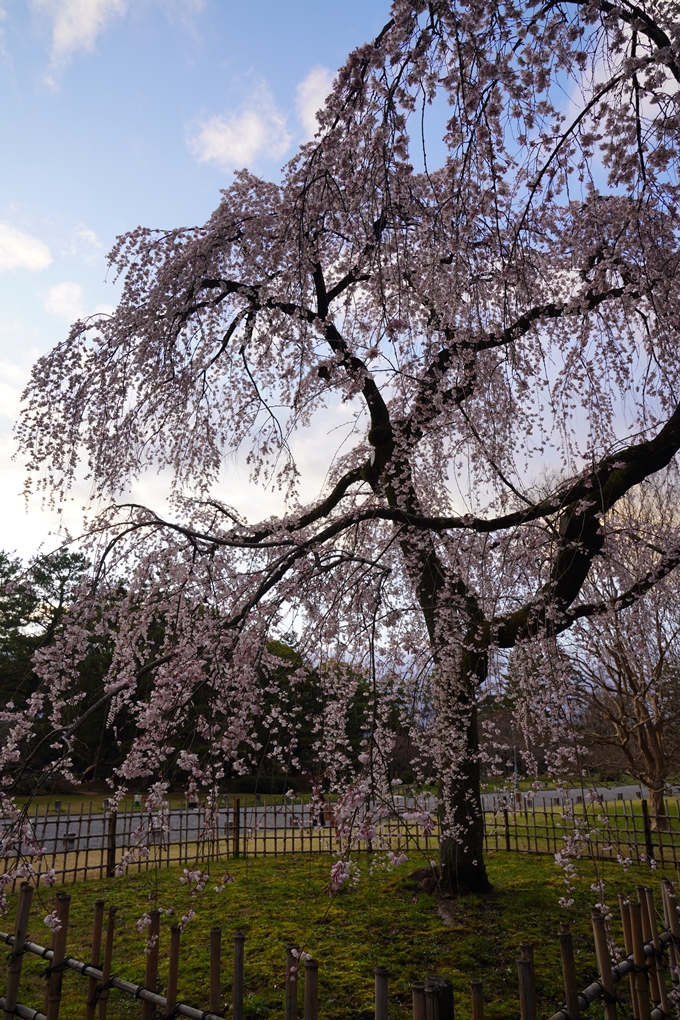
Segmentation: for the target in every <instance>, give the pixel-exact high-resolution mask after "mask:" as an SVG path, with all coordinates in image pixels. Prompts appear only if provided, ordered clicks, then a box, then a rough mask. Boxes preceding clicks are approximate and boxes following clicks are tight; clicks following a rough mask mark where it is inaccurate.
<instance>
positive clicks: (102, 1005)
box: [99, 907, 118, 1020]
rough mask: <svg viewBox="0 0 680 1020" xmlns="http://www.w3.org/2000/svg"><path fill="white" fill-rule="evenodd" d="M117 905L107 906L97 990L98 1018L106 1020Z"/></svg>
mask: <svg viewBox="0 0 680 1020" xmlns="http://www.w3.org/2000/svg"><path fill="white" fill-rule="evenodd" d="M117 912H118V909H117V907H109V916H108V917H107V919H106V942H105V944H104V963H103V964H102V986H101V989H100V991H99V1020H106V1010H107V1009H108V1005H109V982H110V980H111V959H112V957H113V933H114V930H115V927H116V914H117Z"/></svg>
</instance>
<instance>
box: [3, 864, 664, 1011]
mask: <svg viewBox="0 0 680 1020" xmlns="http://www.w3.org/2000/svg"><path fill="white" fill-rule="evenodd" d="M330 863H331V858H330V857H323V856H321V855H314V856H304V857H303V856H293V855H290V856H288V857H285V858H282V857H279V858H275V859H261V858H260V859H258V860H237V861H231V862H229V871H230V873H231V874H232V875H233V878H234V881H233V883H232V884H230V885H228V886H227V887H226V888H225V890H224V891H223V892H221V893H216V892H214V891H213V885H214V884H215V882H216V879H217V877H218V875H219V873H220V872H221V871H222V870H223V869H222V867H216V866H215V865H213V867H212V872H213V879H212V882H210V883H208V885H207V886H206V889H205V890H204V892H203V893H202V894H200V895H199V896H198V897H197V898H196V902H195V907H196V919H195V920H194V921H193V922H192V923H191V924H190V925H189V927H188V929H187V931H186V932H185V934H184V935H183V936H182V949H181V959H180V980H179V998H180V999H181V1000H182V1001H184V1002H188V1003H190V1004H191V1005H194V1006H196V1007H198V1008H201V1009H205V1008H207V999H208V990H207V989H208V944H209V931H210V928H211V927H212V926H213V925H220V926H221V927H222V930H223V961H224V981H223V987H224V995H225V1001H226V1002H227V1003H229V996H230V980H231V973H230V968H231V948H232V937H233V934H234V932H236V931H238V930H239V929H241V930H243V931H244V932H245V934H246V943H245V993H246V999H245V1015H246V1018H249V1020H256V1018H263V1020H266V1018H268V1017H272V1020H273V1018H274V1017H281V1016H282V1015H283V985H284V978H285V944H286V942H297V943H298V944H299V945H300V946H301V947H303V948H304V949H305V950H306V951H307V952H309V953H311V954H312V955H313V956H314V957H315V958H316V959H317V960H318V961H319V965H320V966H319V997H320V1016H321V1017H322V1020H326V1018H327V1020H341V1018H342V1020H353V1018H356V1020H370V1018H371V1017H372V1016H373V969H374V967H376V966H378V965H381V966H386V967H387V968H388V969H389V971H390V1006H389V1008H390V1017H391V1018H393V1020H406V1017H407V1016H408V1015H409V1014H410V1008H411V993H410V983H411V982H412V981H415V980H419V979H422V978H424V977H426V976H427V975H429V974H440V975H442V976H444V977H449V978H451V980H452V981H453V984H454V991H455V996H456V1014H457V1017H458V1018H460V1020H467V1018H468V1017H469V1016H470V1002H469V981H470V980H471V979H472V978H481V979H482V980H483V982H484V998H485V1004H486V1016H487V1017H488V1020H506V1018H507V1020H511V1018H512V1020H515V1018H516V1017H517V1016H518V1014H519V1005H518V1000H517V969H516V959H517V957H518V956H519V949H520V943H521V942H523V941H531V942H533V943H534V946H535V957H536V971H537V993H538V1000H539V1016H541V1017H549V1016H550V1015H551V1014H552V1013H553V1012H554V1011H555V1009H556V1008H557V1005H558V1004H559V1002H560V1000H561V998H562V984H561V971H560V966H559V945H558V940H557V933H558V931H559V922H560V921H561V920H569V921H570V923H571V925H572V931H573V932H574V939H575V944H576V967H577V977H578V984H579V987H584V986H585V985H587V984H588V983H589V982H590V981H591V980H592V979H593V978H594V977H595V974H596V968H595V962H594V952H593V947H592V934H591V930H590V911H589V907H590V904H591V903H592V902H594V901H595V899H596V896H595V894H594V893H593V892H592V891H591V889H590V883H591V882H592V881H593V879H594V877H595V873H594V870H593V868H594V864H593V863H592V862H586V861H583V862H579V868H580V869H581V871H582V874H583V877H582V879H581V880H580V882H579V884H578V886H577V888H576V891H575V893H574V896H575V899H576V906H575V907H573V908H571V909H570V910H563V909H561V908H560V907H559V904H558V899H559V897H560V896H561V895H562V893H563V891H564V887H563V881H562V873H561V871H560V870H559V869H558V868H557V867H556V866H555V864H554V863H553V861H552V859H551V858H550V857H536V856H531V855H524V854H515V853H510V854H508V853H505V852H501V853H497V854H492V855H489V857H488V867H489V872H490V876H491V879H492V881H493V883H494V887H495V891H494V893H493V894H491V895H489V896H486V897H464V898H462V899H460V900H459V901H458V902H457V903H456V906H455V914H454V918H453V923H452V925H451V926H446V925H445V924H444V923H443V922H442V920H441V919H440V917H439V916H438V914H437V909H436V903H435V901H434V899H433V898H432V897H430V896H427V895H423V894H417V893H416V890H415V883H414V882H412V881H410V880H408V878H407V875H408V872H409V871H410V870H411V869H412V868H414V867H417V866H420V865H421V864H422V861H420V860H417V859H415V858H413V859H412V860H411V861H409V863H408V864H404V865H401V866H400V867H398V868H396V869H394V870H393V871H391V872H387V871H385V870H383V869H378V868H374V869H373V873H372V874H371V859H370V858H369V857H368V856H364V857H362V858H361V859H360V861H359V866H360V869H361V876H360V880H359V881H358V883H357V885H356V887H355V888H352V889H345V890H343V891H342V892H341V893H340V894H339V895H338V896H336V897H335V898H334V899H333V900H331V899H330V898H329V896H328V894H327V893H326V892H325V886H326V884H327V881H328V874H329V868H330ZM598 867H599V873H600V875H601V876H602V877H603V878H604V880H605V882H606V883H607V896H606V898H607V901H608V902H609V904H610V905H611V906H612V908H614V906H615V905H616V893H617V892H618V891H625V892H627V893H628V894H629V895H631V896H633V895H634V893H635V883H636V881H637V882H640V881H642V882H646V883H647V884H651V885H652V886H653V888H654V889H655V898H656V901H657V905H658V903H659V896H658V878H659V877H660V874H659V872H657V875H656V876H651V875H650V872H649V871H644V870H638V871H637V872H635V871H631V872H630V873H629V874H624V872H623V870H622V869H621V867H620V866H619V865H618V864H615V863H610V862H600V864H599V866H598ZM180 874H181V872H180V871H177V870H175V869H170V870H166V871H157V872H148V873H142V874H139V875H131V876H126V877H123V878H117V879H108V880H105V881H102V882H98V881H89V882H81V883H79V884H76V885H72V886H68V887H66V888H67V891H69V892H70V893H71V896H72V900H71V921H70V925H69V941H68V946H67V952H68V954H69V955H70V956H72V957H74V958H76V959H80V960H89V951H90V950H89V946H90V935H91V917H92V910H93V905H94V901H95V900H96V899H98V898H103V899H105V900H106V904H107V906H117V907H118V916H117V923H116V938H115V949H114V960H113V971H114V973H115V974H117V975H118V976H120V977H124V978H127V979H128V980H131V981H136V982H141V981H142V980H143V975H144V952H143V950H144V942H143V937H142V936H140V934H139V933H138V931H137V927H136V921H137V919H138V918H139V917H140V915H141V914H142V913H143V912H144V911H145V910H148V909H151V908H153V906H154V905H155V902H156V901H155V897H156V896H158V901H157V902H158V906H159V907H162V908H164V909H168V908H169V909H174V915H173V916H171V915H165V916H164V917H163V927H162V930H161V975H162V976H163V977H164V975H165V968H166V967H167V950H168V945H169V932H168V929H169V927H170V925H171V924H172V923H174V922H175V921H177V920H178V919H179V916H181V915H182V914H183V913H185V912H186V910H187V907H188V906H189V896H188V894H187V889H186V887H185V886H184V885H182V884H180V882H179V876H180ZM669 877H672V878H675V877H676V876H675V875H671V876H669ZM63 888H65V887H57V889H63ZM53 900H54V890H49V889H44V888H41V889H40V890H39V893H38V894H37V895H36V896H34V900H33V904H34V906H33V910H32V917H31V924H30V928H29V933H30V936H31V938H32V939H33V940H34V941H36V942H38V943H39V944H41V945H48V944H49V932H48V930H47V928H46V927H45V926H44V925H43V924H42V918H43V916H44V915H45V914H46V913H47V911H48V910H51V909H52V907H53ZM13 923H14V900H13V898H12V902H11V903H10V909H9V914H8V915H7V917H6V918H4V919H3V921H0V927H1V928H2V929H3V930H5V931H7V930H12V928H13ZM613 932H614V935H615V937H616V939H617V941H618V943H619V944H621V939H620V929H619V926H618V923H616V918H615V923H614V925H613ZM44 967H45V963H44V961H42V960H39V959H38V958H36V957H33V956H30V955H27V956H26V957H25V962H24V976H22V986H21V992H20V1001H21V1002H23V1003H25V1004H26V1005H29V1006H32V1007H33V1008H40V1009H42V1000H43V991H42V989H43V984H44V982H43V981H42V979H41V978H40V976H39V975H40V972H41V971H42V970H44ZM619 987H620V989H621V991H622V993H623V994H624V995H625V994H626V993H627V986H626V987H625V988H624V987H623V986H619ZM2 988H3V990H4V979H3V980H2ZM86 988H87V981H86V980H85V979H83V978H82V977H80V976H79V975H77V974H75V973H73V972H69V971H67V972H66V975H65V978H64V999H63V1003H62V1010H61V1014H60V1016H61V1017H62V1018H63V1020H81V1018H82V1016H83V1015H84V1003H85V993H86ZM300 992H301V990H300ZM300 1012H302V994H300ZM140 1015H141V1007H140V1003H139V1002H135V1001H134V1000H132V999H130V997H127V996H125V995H123V993H120V992H118V991H116V990H115V989H114V990H113V991H112V993H111V998H110V1000H109V1012H108V1016H109V1018H111V1020H118V1018H124V1017H125V1018H127V1017H130V1018H131V1017H139V1016H140ZM589 1015H592V1016H598V1015H599V1014H598V1011H597V1009H596V1008H591V1010H590V1012H589Z"/></svg>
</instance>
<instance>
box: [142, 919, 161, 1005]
mask: <svg viewBox="0 0 680 1020" xmlns="http://www.w3.org/2000/svg"><path fill="white" fill-rule="evenodd" d="M149 918H150V920H151V924H150V925H149V934H148V936H147V941H148V945H147V947H146V971H145V974H144V987H145V988H148V989H149V991H150V992H155V991H156V990H157V988H158V942H159V939H160V937H161V912H160V910H150V911H149ZM155 1011H156V1007H155V1006H154V1004H153V1002H149V1001H148V1000H147V999H145V1000H144V1004H143V1006H142V1020H152V1017H153V1015H154V1013H155Z"/></svg>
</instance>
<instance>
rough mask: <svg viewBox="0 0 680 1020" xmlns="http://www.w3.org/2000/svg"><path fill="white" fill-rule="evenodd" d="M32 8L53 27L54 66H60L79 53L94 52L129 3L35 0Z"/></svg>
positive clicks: (99, 0) (97, 0)
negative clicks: (108, 27)
mask: <svg viewBox="0 0 680 1020" xmlns="http://www.w3.org/2000/svg"><path fill="white" fill-rule="evenodd" d="M31 6H32V7H33V10H34V11H35V12H36V13H37V14H38V15H39V16H40V17H41V18H44V19H45V20H47V21H48V22H49V23H50V25H51V28H52V47H51V57H52V63H53V65H56V66H59V65H61V64H64V63H66V61H67V60H68V59H69V57H70V56H71V54H72V53H75V52H76V51H77V50H90V51H91V50H93V49H94V45H95V43H96V41H97V37H98V36H99V35H101V33H102V32H103V31H104V29H105V28H106V26H107V25H108V23H109V22H110V21H111V19H112V18H115V17H121V16H122V15H123V14H125V12H126V11H127V9H128V6H129V0H32V4H31Z"/></svg>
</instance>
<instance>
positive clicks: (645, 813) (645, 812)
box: [642, 797, 654, 861]
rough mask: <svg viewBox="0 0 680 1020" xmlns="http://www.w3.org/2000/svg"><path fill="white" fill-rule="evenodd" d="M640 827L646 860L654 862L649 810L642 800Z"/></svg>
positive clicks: (645, 802)
mask: <svg viewBox="0 0 680 1020" xmlns="http://www.w3.org/2000/svg"><path fill="white" fill-rule="evenodd" d="M642 826H643V828H644V831H645V851H646V853H647V860H648V861H653V860H654V845H653V843H652V827H651V825H650V824H649V808H648V806H647V801H646V800H645V798H644V797H643V798H642Z"/></svg>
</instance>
